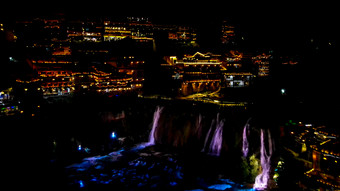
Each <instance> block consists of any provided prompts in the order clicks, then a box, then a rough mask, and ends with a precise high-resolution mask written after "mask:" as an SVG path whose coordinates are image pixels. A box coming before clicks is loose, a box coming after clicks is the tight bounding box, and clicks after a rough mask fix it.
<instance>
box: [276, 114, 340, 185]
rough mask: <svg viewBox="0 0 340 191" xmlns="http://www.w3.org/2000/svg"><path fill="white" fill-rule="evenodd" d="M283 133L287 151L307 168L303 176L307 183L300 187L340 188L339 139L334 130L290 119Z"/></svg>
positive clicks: (337, 133)
mask: <svg viewBox="0 0 340 191" xmlns="http://www.w3.org/2000/svg"><path fill="white" fill-rule="evenodd" d="M282 133H284V134H286V135H287V137H289V138H290V139H288V140H290V141H289V142H287V143H286V146H287V148H288V149H289V150H290V151H291V152H293V153H294V155H295V156H296V157H297V159H298V160H300V161H302V162H303V163H304V165H305V168H306V169H308V170H306V171H305V173H304V174H305V176H306V178H307V181H305V182H303V183H302V184H305V185H307V186H308V187H310V188H320V189H324V188H327V189H329V190H332V189H335V190H337V189H339V188H340V174H339V172H340V165H339V163H340V150H339V148H340V147H339V137H340V136H339V132H338V131H337V129H332V128H328V127H326V126H315V125H314V124H309V123H307V124H303V123H302V122H298V123H295V122H293V121H292V120H291V121H289V122H288V123H286V126H285V128H284V131H283V132H282Z"/></svg>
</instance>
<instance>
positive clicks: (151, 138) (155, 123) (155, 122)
mask: <svg viewBox="0 0 340 191" xmlns="http://www.w3.org/2000/svg"><path fill="white" fill-rule="evenodd" d="M162 110H163V107H159V106H157V108H156V111H155V113H154V114H153V121H152V129H151V132H150V135H149V141H148V142H147V146H150V145H154V144H155V131H156V128H157V126H158V121H159V117H160V116H161V113H162Z"/></svg>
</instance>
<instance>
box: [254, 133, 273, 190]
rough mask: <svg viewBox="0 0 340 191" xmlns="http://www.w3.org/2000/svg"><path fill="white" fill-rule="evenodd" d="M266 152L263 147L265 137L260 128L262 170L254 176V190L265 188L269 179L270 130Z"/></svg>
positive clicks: (271, 146) (271, 152)
mask: <svg viewBox="0 0 340 191" xmlns="http://www.w3.org/2000/svg"><path fill="white" fill-rule="evenodd" d="M267 139H268V153H267V150H266V147H265V137H264V130H263V129H261V150H260V152H261V167H262V172H261V173H260V174H259V175H257V177H256V178H255V184H254V189H256V190H264V189H266V188H267V184H268V181H269V179H270V160H271V156H272V154H273V145H272V139H271V135H270V131H269V130H268V136H267Z"/></svg>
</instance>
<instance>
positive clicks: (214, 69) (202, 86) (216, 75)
mask: <svg viewBox="0 0 340 191" xmlns="http://www.w3.org/2000/svg"><path fill="white" fill-rule="evenodd" d="M220 56H221V55H214V54H212V53H206V54H202V53H200V52H196V53H195V54H194V55H184V57H183V58H182V59H177V58H174V57H171V60H172V61H173V62H174V63H173V67H174V70H175V74H174V76H173V77H174V78H175V79H180V78H179V77H180V76H182V77H181V80H182V85H181V88H180V90H181V94H183V95H189V94H192V93H198V92H201V91H204V90H209V91H214V90H217V89H218V88H220V85H221V84H220V82H221V73H220V70H221V64H222V63H221V62H220V60H219V57H220Z"/></svg>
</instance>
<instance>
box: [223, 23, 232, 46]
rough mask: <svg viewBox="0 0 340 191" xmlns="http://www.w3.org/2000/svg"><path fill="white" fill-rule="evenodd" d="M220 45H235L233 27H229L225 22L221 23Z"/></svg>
mask: <svg viewBox="0 0 340 191" xmlns="http://www.w3.org/2000/svg"><path fill="white" fill-rule="evenodd" d="M221 32H222V37H221V41H222V44H229V43H235V27H234V26H232V25H230V24H229V23H228V22H227V21H223V23H222V31H221Z"/></svg>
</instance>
